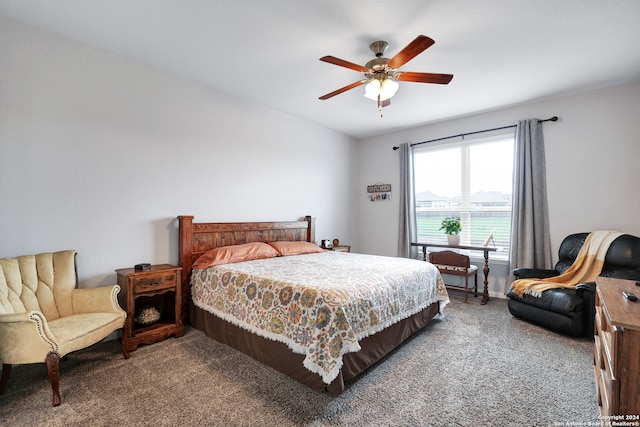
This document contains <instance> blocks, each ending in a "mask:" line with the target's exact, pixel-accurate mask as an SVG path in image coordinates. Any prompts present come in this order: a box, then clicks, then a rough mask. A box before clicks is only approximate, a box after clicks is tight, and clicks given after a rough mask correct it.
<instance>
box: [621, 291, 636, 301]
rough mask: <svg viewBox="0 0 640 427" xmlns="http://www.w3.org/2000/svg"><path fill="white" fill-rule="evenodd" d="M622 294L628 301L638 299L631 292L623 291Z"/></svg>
mask: <svg viewBox="0 0 640 427" xmlns="http://www.w3.org/2000/svg"><path fill="white" fill-rule="evenodd" d="M622 295H624V297H625V298H626V299H628V300H629V301H638V297H637V296H636V294H634V293H633V292H623V293H622Z"/></svg>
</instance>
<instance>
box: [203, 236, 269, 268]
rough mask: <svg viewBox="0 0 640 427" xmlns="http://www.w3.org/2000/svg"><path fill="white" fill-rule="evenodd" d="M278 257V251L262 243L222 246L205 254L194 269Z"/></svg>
mask: <svg viewBox="0 0 640 427" xmlns="http://www.w3.org/2000/svg"><path fill="white" fill-rule="evenodd" d="M277 256H279V254H278V251H276V250H275V249H274V248H272V247H271V246H269V245H267V244H266V243H262V242H253V243H244V244H242V245H233V246H221V247H219V248H215V249H211V250H210V251H207V252H205V253H203V254H202V255H201V256H200V258H198V259H197V260H196V262H194V263H193V268H208V267H213V266H214V265H222V264H231V263H234V262H242V261H251V260H254V259H264V258H273V257H277Z"/></svg>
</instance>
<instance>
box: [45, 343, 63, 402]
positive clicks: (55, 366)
mask: <svg viewBox="0 0 640 427" xmlns="http://www.w3.org/2000/svg"><path fill="white" fill-rule="evenodd" d="M45 361H46V363H47V370H48V371H49V381H50V382H51V390H52V391H53V406H59V405H60V355H59V354H58V353H55V352H53V351H52V352H51V353H49V354H47V358H46V359H45Z"/></svg>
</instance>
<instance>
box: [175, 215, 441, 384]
mask: <svg viewBox="0 0 640 427" xmlns="http://www.w3.org/2000/svg"><path fill="white" fill-rule="evenodd" d="M193 220H194V217H193V216H187V215H184V216H179V217H178V222H179V251H180V254H179V259H180V265H181V267H182V268H183V270H182V286H183V288H182V302H181V303H182V313H183V316H184V319H183V321H184V323H190V324H191V325H192V326H193V327H195V328H196V329H199V330H201V331H203V332H204V333H205V334H206V335H208V336H209V337H211V338H213V339H215V340H216V341H219V342H221V343H224V344H226V345H229V346H230V347H233V348H235V349H236V350H238V351H241V352H242V353H245V354H247V355H249V356H251V357H253V358H254V359H256V360H258V361H260V362H262V363H264V364H266V365H268V366H270V367H272V368H274V369H276V370H278V371H280V372H282V373H284V374H286V375H288V376H290V377H291V378H294V379H296V380H298V381H300V382H302V383H304V384H306V385H308V386H309V387H311V388H313V389H316V390H326V391H328V392H329V393H331V394H332V395H338V394H340V393H341V392H342V391H344V389H345V381H349V380H351V379H354V378H355V377H357V376H358V375H359V374H360V373H362V372H363V371H365V370H366V369H367V368H369V367H370V366H372V365H373V364H375V363H376V362H378V361H380V360H381V359H382V358H383V357H384V356H385V355H387V354H388V353H389V352H391V351H392V350H393V349H394V348H396V347H398V346H399V345H400V344H402V342H404V341H405V340H406V339H407V338H409V337H410V336H411V335H412V334H414V333H415V332H417V331H419V330H420V329H422V328H424V327H425V326H426V325H427V324H428V323H429V322H430V321H431V319H433V317H434V316H436V315H437V314H438V313H441V310H442V308H443V307H444V305H446V303H447V302H448V301H449V300H448V295H447V293H446V289H445V288H444V284H443V283H442V279H441V277H440V274H439V273H438V271H437V269H436V268H435V267H433V266H432V265H431V264H429V263H424V262H422V261H414V260H407V259H403V258H391V257H379V256H373V255H362V254H351V253H343V252H332V251H324V250H318V251H312V252H313V253H304V254H298V253H297V252H295V253H293V252H292V253H287V252H282V248H281V247H280V246H278V243H273V242H290V243H287V244H291V245H293V246H291V247H296V248H297V247H298V246H300V247H305V248H306V247H312V246H315V245H311V244H310V243H313V242H315V219H314V218H311V217H305V218H304V219H303V220H301V221H280V222H235V223H231V222H225V223H196V222H194V221H193ZM252 242H260V243H252ZM305 242H306V243H305ZM264 243H267V244H269V243H270V244H271V246H269V245H263V244H264ZM249 244H250V245H249ZM236 245H238V246H236ZM280 245H284V244H280ZM305 245H306V246H305ZM230 246H232V247H241V246H256V247H260V248H262V247H263V246H265V247H269V248H272V247H276V248H277V249H278V251H280V252H279V253H278V255H277V256H268V257H266V259H259V260H250V261H242V262H238V263H230V264H226V263H222V265H214V266H211V267H208V266H206V265H205V266H204V267H203V265H204V264H203V259H205V260H206V259H207V256H209V254H210V253H212V252H216V248H222V247H225V248H226V247H230ZM315 247H316V248H317V246H315ZM261 250H262V249H261ZM286 250H287V249H286V247H285V251H286ZM203 255H204V256H203ZM282 255H286V256H282ZM201 256H202V258H201ZM383 262H388V263H389V264H385V265H384V266H383V265H382V263H383ZM366 263H370V264H369V265H368V267H367V264H366ZM326 267H329V268H328V269H327V270H326V271H325V270H320V269H321V268H326ZM408 267H410V268H408ZM356 268H363V269H362V270H359V271H360V272H359V273H354V272H355V271H356ZM380 268H382V269H384V274H378V273H376V271H381V270H376V269H380ZM414 269H415V271H414ZM392 270H397V273H398V277H399V276H401V275H402V276H407V275H408V276H411V277H413V278H415V281H420V282H421V283H422V284H420V285H418V284H416V285H415V286H416V290H415V291H414V290H413V289H411V290H409V288H406V289H405V288H403V286H405V285H404V284H402V286H400V284H401V282H399V280H400V279H397V280H396V279H395V276H393V278H392V279H391V283H392V285H386V286H391V287H392V288H393V289H395V292H396V293H397V292H399V295H400V297H396V298H397V299H396V300H394V301H393V302H392V303H391V302H389V301H391V300H390V299H388V298H387V299H384V297H383V300H384V301H387V302H385V303H384V304H383V303H379V304H377V305H379V306H381V307H380V308H379V310H377V311H374V309H373V308H372V306H375V305H376V304H370V306H367V308H366V309H363V308H362V306H360V305H358V304H361V303H362V301H365V299H364V297H363V296H362V295H360V293H362V294H364V292H365V289H367V288H371V289H373V290H372V291H371V292H373V293H374V294H375V293H379V292H381V291H378V290H377V289H378V288H375V287H374V286H373V282H376V281H378V279H376V277H381V276H389V274H387V272H388V271H392ZM403 270H407V271H410V272H409V273H403V272H402V271H403ZM274 271H277V272H279V273H278V274H282V273H284V275H285V276H286V277H281V276H277V277H275V276H273V277H272V276H271V275H272V274H273V272H274ZM294 271H295V273H296V274H295V275H294V274H293V272H294ZM320 271H323V272H322V273H318V272H320ZM364 276H368V277H369V280H371V282H367V283H366V284H361V283H357V285H358V287H357V288H353V289H354V290H353V291H345V289H346V285H344V286H338V287H337V288H336V289H334V288H332V287H329V285H330V284H332V283H333V282H343V281H355V279H360V278H361V277H364ZM302 277H304V280H303V279H302ZM418 277H419V279H417V278H418ZM230 278H231V279H230ZM309 280H311V281H313V287H311V288H309V287H308V286H307V282H308V281H309ZM380 280H381V279H380ZM385 280H388V279H385ZM403 280H404V279H403ZM412 280H414V279H412ZM427 282H428V284H427ZM361 285H362V286H361ZM256 289H257V290H256ZM349 292H351V293H352V294H353V295H356V296H353V295H352V294H349V295H347V296H345V295H346V294H347V293H349ZM309 295H313V297H311V298H309ZM274 296H275V297H274ZM343 297H345V298H351V299H350V300H349V301H348V302H345V301H346V300H343V299H341V298H343ZM278 298H280V300H278ZM265 300H268V301H267V302H266V303H265ZM274 300H275V302H274ZM284 300H286V301H284ZM356 300H357V301H358V303H357V304H356V303H355V302H354V301H356ZM230 301H240V303H241V304H243V305H242V306H233V307H232V306H230V304H231V302H230ZM366 301H367V304H369V303H368V301H369V299H366ZM234 304H235V303H234ZM410 304H413V305H412V306H410ZM354 307H358V308H354ZM267 308H268V310H267ZM251 310H255V312H254V311H251ZM285 311H286V313H282V312H285ZM356 312H357V313H358V314H357V315H355V314H354V313H356ZM274 313H275V314H274ZM292 313H294V314H295V316H293V317H292ZM280 315H282V316H284V317H282V316H281V317H278V316H280ZM325 317H326V318H330V319H332V321H334V320H335V322H336V323H335V324H333V323H332V324H325V323H322V322H321V321H320V319H324V318H325ZM267 318H268V319H271V320H268V321H266V320H265V319H267ZM273 319H275V320H273ZM282 319H285V320H282ZM314 322H315V323H314ZM310 325H311V326H310ZM305 327H306V329H305Z"/></svg>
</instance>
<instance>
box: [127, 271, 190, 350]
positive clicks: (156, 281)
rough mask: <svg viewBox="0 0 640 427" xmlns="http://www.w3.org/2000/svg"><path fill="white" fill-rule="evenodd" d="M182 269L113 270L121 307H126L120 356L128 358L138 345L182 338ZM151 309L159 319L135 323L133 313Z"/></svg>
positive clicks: (134, 314)
mask: <svg viewBox="0 0 640 427" xmlns="http://www.w3.org/2000/svg"><path fill="white" fill-rule="evenodd" d="M181 272H182V267H176V266H175V265H170V264H160V265H152V266H151V270H150V271H141V270H135V269H133V268H122V269H118V270H116V273H117V274H118V285H120V287H121V288H122V291H121V292H120V295H119V300H120V305H121V306H122V307H126V308H125V310H126V311H127V320H126V322H125V324H124V328H123V331H122V354H123V355H124V357H125V358H127V359H128V358H129V357H130V354H129V352H131V351H135V350H136V349H137V348H138V346H139V345H140V344H152V343H154V342H158V341H161V340H163V339H165V338H167V337H168V336H170V335H175V336H176V337H181V336H182V335H184V325H183V324H182V314H181V304H180V302H181V301H182V295H181V287H182V286H181V280H182V278H181V277H182V274H181ZM144 307H154V308H156V309H157V310H158V311H159V312H160V318H159V320H157V321H155V322H153V323H150V324H146V325H145V324H139V323H137V322H136V320H135V317H136V312H137V310H140V309H141V308H144Z"/></svg>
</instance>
